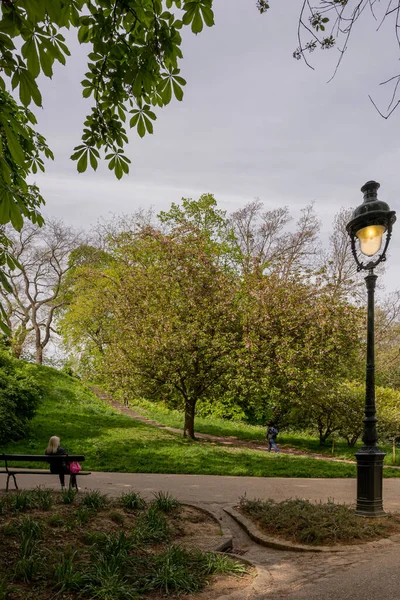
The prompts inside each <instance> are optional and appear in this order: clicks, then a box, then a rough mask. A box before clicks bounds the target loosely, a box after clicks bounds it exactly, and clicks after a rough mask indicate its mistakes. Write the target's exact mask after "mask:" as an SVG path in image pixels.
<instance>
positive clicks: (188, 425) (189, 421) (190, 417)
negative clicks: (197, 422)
mask: <svg viewBox="0 0 400 600" xmlns="http://www.w3.org/2000/svg"><path fill="white" fill-rule="evenodd" d="M195 406H196V402H195V401H194V402H193V401H189V400H186V402H185V425H184V427H183V437H189V438H190V439H192V440H195V439H196V438H195V436H194V412H195Z"/></svg>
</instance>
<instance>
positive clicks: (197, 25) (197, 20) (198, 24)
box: [192, 10, 203, 35]
mask: <svg viewBox="0 0 400 600" xmlns="http://www.w3.org/2000/svg"><path fill="white" fill-rule="evenodd" d="M192 31H193V33H195V34H196V35H197V34H198V33H201V32H202V31H203V19H202V18H201V14H200V11H199V10H198V11H196V14H195V16H194V19H193V21H192Z"/></svg>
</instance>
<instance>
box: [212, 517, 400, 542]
mask: <svg viewBox="0 0 400 600" xmlns="http://www.w3.org/2000/svg"><path fill="white" fill-rule="evenodd" d="M223 510H224V511H225V512H226V514H228V515H229V516H230V517H232V519H234V520H235V521H236V523H238V525H240V526H241V527H242V529H244V530H245V532H246V533H247V535H248V536H249V537H250V538H251V539H252V540H253V542H256V543H257V544H260V546H267V547H268V548H275V549H276V550H289V551H291V552H320V553H324V552H327V553H329V552H361V551H363V550H365V549H369V548H381V547H383V546H390V545H391V544H396V543H399V542H400V534H395V535H392V536H390V537H388V538H382V539H380V540H375V541H372V542H366V543H365V544H362V545H361V544H359V545H348V546H306V545H304V544H293V543H292V542H286V541H284V540H280V539H278V538H273V537H269V536H267V535H265V534H263V533H261V531H260V530H259V529H258V528H257V527H256V525H254V523H253V522H252V521H250V519H247V518H246V517H244V516H243V515H242V514H241V513H239V512H238V511H237V510H236V509H235V508H233V507H225V508H224V509H223Z"/></svg>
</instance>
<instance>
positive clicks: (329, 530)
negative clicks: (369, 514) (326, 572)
mask: <svg viewBox="0 0 400 600" xmlns="http://www.w3.org/2000/svg"><path fill="white" fill-rule="evenodd" d="M237 508H238V510H239V511H240V512H241V513H242V514H243V515H245V516H246V517H248V518H249V519H250V520H252V521H253V522H254V523H256V524H257V526H258V527H259V529H260V530H261V531H262V532H263V533H266V534H267V535H271V536H277V537H282V538H284V539H286V540H289V541H291V542H297V543H301V544H310V545H334V544H353V543H357V542H367V541H371V540H374V539H377V538H383V537H388V536H389V535H391V534H392V533H394V532H397V533H398V532H399V531H400V518H399V517H397V516H391V515H389V516H388V517H387V518H385V519H364V518H360V517H357V516H356V514H355V512H354V508H351V507H350V506H348V505H346V504H335V502H333V501H330V502H327V503H322V502H320V503H317V504H313V503H312V502H310V501H309V500H303V499H290V500H283V501H282V502H275V501H274V500H271V499H268V500H256V499H255V500H249V499H248V498H246V497H242V498H241V499H240V502H239V505H238V507H237Z"/></svg>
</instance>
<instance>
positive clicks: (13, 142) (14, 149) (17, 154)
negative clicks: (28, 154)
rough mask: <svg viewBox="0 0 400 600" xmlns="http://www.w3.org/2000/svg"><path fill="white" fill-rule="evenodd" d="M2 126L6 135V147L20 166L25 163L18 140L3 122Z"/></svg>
mask: <svg viewBox="0 0 400 600" xmlns="http://www.w3.org/2000/svg"><path fill="white" fill-rule="evenodd" d="M3 127H4V131H5V134H6V137H7V144H8V149H9V150H10V152H11V156H12V157H13V159H14V160H15V162H16V163H17V164H18V165H20V166H22V165H23V164H24V163H25V154H24V151H23V150H22V148H21V145H20V143H19V141H18V137H17V136H16V135H15V134H14V132H13V131H12V130H11V129H10V128H9V127H8V125H6V124H5V123H3Z"/></svg>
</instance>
